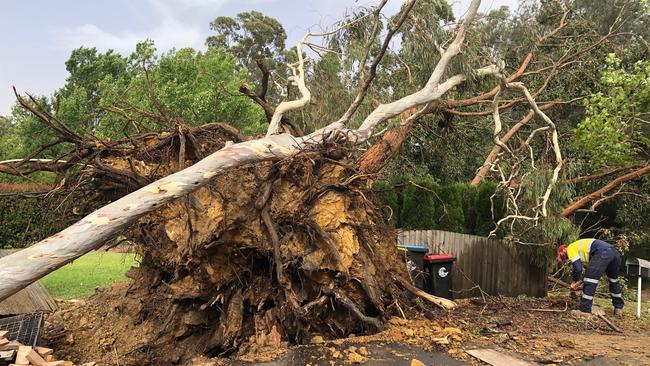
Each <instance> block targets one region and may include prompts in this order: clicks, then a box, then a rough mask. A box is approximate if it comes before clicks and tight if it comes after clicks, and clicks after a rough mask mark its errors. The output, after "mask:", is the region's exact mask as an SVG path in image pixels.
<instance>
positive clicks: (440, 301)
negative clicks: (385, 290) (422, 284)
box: [393, 276, 457, 310]
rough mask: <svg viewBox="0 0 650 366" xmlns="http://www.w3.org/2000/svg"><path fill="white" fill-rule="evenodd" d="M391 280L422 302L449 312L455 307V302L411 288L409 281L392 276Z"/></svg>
mask: <svg viewBox="0 0 650 366" xmlns="http://www.w3.org/2000/svg"><path fill="white" fill-rule="evenodd" d="M393 278H394V279H395V281H397V282H398V283H399V284H400V285H402V287H404V288H405V289H406V290H408V291H409V292H411V293H412V294H413V295H416V296H418V297H420V298H422V299H424V300H426V301H428V302H430V303H432V304H435V305H438V306H440V307H441V308H443V309H447V310H451V309H454V308H455V307H456V305H457V304H456V303H455V302H453V301H451V300H448V299H445V298H442V297H438V296H433V295H431V294H428V293H426V292H424V291H422V290H420V289H419V288H417V287H415V286H413V285H412V284H411V283H410V282H409V281H407V280H405V279H403V278H401V277H399V276H393Z"/></svg>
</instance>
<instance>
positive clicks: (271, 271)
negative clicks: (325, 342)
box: [48, 127, 422, 365]
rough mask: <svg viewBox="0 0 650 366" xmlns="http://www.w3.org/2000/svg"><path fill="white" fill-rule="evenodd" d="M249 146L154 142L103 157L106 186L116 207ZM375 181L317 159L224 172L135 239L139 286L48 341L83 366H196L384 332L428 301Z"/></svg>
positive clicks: (198, 140) (71, 315)
mask: <svg viewBox="0 0 650 366" xmlns="http://www.w3.org/2000/svg"><path fill="white" fill-rule="evenodd" d="M224 128H225V127H224ZM236 138H237V135H236V134H235V133H233V132H232V131H229V130H223V129H222V128H217V127H211V128H210V129H206V130H203V129H202V130H201V132H200V133H199V132H195V133H193V134H191V135H190V132H189V131H185V132H184V134H183V135H178V134H177V135H173V134H172V135H161V136H151V137H150V138H148V139H146V140H145V141H144V142H142V144H143V146H144V147H143V148H142V149H138V150H136V151H134V150H130V152H129V153H126V152H125V151H118V152H119V153H116V154H113V155H111V154H109V153H107V154H106V155H104V156H102V158H101V161H100V162H99V163H98V164H97V166H98V168H96V169H98V171H96V172H95V178H94V179H93V180H92V182H93V184H95V185H96V191H97V192H98V193H99V194H100V196H101V197H102V199H105V200H110V199H113V198H114V196H115V195H119V194H121V193H126V192H128V191H130V190H132V189H135V188H138V185H140V184H144V183H146V182H147V181H150V180H153V179H157V178H159V177H162V176H165V175H167V174H169V173H172V172H174V171H177V170H178V169H180V168H182V167H184V166H188V165H190V164H193V163H194V162H196V161H197V159H200V158H202V157H203V156H205V155H207V154H208V153H210V152H211V151H216V150H218V149H219V148H221V147H222V146H224V145H225V143H226V142H227V141H228V140H230V139H236ZM183 139H184V141H185V143H182V142H183ZM118 172H119V173H118ZM370 185H371V181H370V180H369V179H368V177H367V176H366V175H364V174H359V172H358V171H357V169H356V167H355V166H354V164H351V163H350V162H348V161H346V160H334V159H332V158H330V157H328V156H327V155H326V154H324V153H321V152H316V151H312V152H305V153H303V154H300V155H298V156H296V157H294V158H292V159H287V160H282V161H276V162H272V161H269V162H263V163H258V164H255V165H248V166H244V167H242V168H238V169H233V170H230V171H228V172H226V173H225V174H223V175H220V176H217V177H215V178H214V179H213V180H212V181H211V182H210V183H209V184H208V185H206V186H203V187H201V188H199V189H198V190H196V191H195V192H193V193H191V194H189V195H187V196H185V197H183V198H180V199H178V200H176V201H174V202H171V203H169V204H166V205H163V206H161V207H160V208H159V209H158V210H156V211H155V212H153V213H150V214H147V215H145V216H143V217H141V218H140V219H139V221H138V222H137V224H135V225H134V226H132V227H131V228H130V229H129V230H128V231H127V232H125V233H124V236H125V237H126V238H127V239H128V240H129V241H131V242H132V243H134V245H133V246H132V247H133V248H134V250H135V251H136V252H137V253H138V254H139V255H140V256H141V258H142V263H141V265H140V267H138V268H134V269H132V270H131V271H129V273H128V274H127V276H128V277H129V278H131V279H132V282H131V283H130V284H129V285H128V286H126V285H117V286H113V287H109V288H107V289H104V290H100V291H99V292H98V293H97V294H96V295H95V296H94V297H92V298H91V299H89V300H88V301H87V302H86V303H85V304H84V305H83V306H82V307H81V308H76V309H75V310H73V309H66V310H62V311H61V312H59V313H57V314H55V315H53V316H52V317H51V318H50V320H49V324H50V326H49V327H50V331H49V332H48V334H49V335H48V337H49V339H48V340H49V341H50V342H51V344H52V345H56V349H57V350H61V351H60V352H63V354H64V355H65V356H66V357H69V358H70V359H72V360H75V361H77V362H84V361H98V362H102V363H113V362H115V357H119V360H120V364H121V365H136V364H138V365H139V364H183V363H187V362H189V360H191V359H192V358H194V357H196V356H197V355H207V356H224V355H230V354H234V353H238V354H251V353H261V352H266V351H268V350H270V351H272V352H276V350H278V349H279V348H282V347H284V346H286V345H289V344H302V343H308V342H309V341H310V340H311V339H313V338H314V337H317V336H320V337H324V338H326V339H333V338H342V337H347V336H349V335H350V334H357V335H359V334H368V333H375V332H378V331H381V330H383V328H384V324H385V322H386V321H387V320H388V319H389V318H390V317H391V316H393V315H394V314H396V313H397V312H398V309H399V311H403V312H406V313H407V315H408V314H409V313H410V311H411V309H413V308H414V306H415V302H414V299H413V297H412V296H411V295H410V294H408V295H407V293H406V289H404V288H403V285H401V284H402V283H403V279H404V278H408V274H406V270H405V266H404V264H403V262H401V260H400V258H399V256H398V254H397V251H396V249H395V242H396V237H395V233H394V232H393V231H391V230H387V229H386V228H385V224H384V220H383V217H382V216H381V215H380V214H379V213H378V210H376V209H375V207H374V204H373V203H372V201H371V200H370V196H369V194H370V193H369V192H370ZM420 307H422V306H420Z"/></svg>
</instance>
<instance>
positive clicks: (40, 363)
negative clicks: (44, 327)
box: [25, 349, 47, 366]
mask: <svg viewBox="0 0 650 366" xmlns="http://www.w3.org/2000/svg"><path fill="white" fill-rule="evenodd" d="M25 358H27V360H28V361H29V362H30V363H31V364H32V365H34V366H47V362H46V361H45V360H44V359H43V357H41V355H39V354H38V352H36V351H35V350H33V349H32V350H31V351H30V352H29V353H28V354H27V355H26V356H25Z"/></svg>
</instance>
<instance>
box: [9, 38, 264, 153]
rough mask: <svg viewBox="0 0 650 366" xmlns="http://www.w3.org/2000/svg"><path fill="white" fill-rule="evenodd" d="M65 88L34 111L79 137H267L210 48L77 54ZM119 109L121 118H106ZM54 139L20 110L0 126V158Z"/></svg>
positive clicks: (225, 63) (235, 77)
mask: <svg viewBox="0 0 650 366" xmlns="http://www.w3.org/2000/svg"><path fill="white" fill-rule="evenodd" d="M66 68H67V70H68V71H69V72H70V76H69V77H68V78H67V81H66V84H65V85H64V86H63V87H62V88H61V89H60V90H59V91H57V93H56V94H55V96H54V97H53V98H47V97H37V98H35V99H36V103H37V104H38V108H40V109H43V110H45V111H47V112H48V113H50V114H51V115H54V116H55V117H56V118H57V119H58V120H60V121H62V122H63V123H65V124H66V126H67V127H68V128H69V129H71V130H72V131H74V132H76V133H77V134H78V135H80V136H84V135H87V134H92V135H94V136H97V137H99V138H102V139H115V138H121V137H123V136H124V134H125V133H127V134H128V133H135V132H136V128H135V127H134V126H135V125H136V124H137V126H138V129H139V130H140V131H150V130H162V129H169V128H170V127H173V125H174V124H175V123H177V122H179V121H183V122H184V123H186V124H188V125H193V126H198V125H202V124H206V123H211V122H226V123H229V124H231V125H232V126H234V127H236V128H238V129H240V130H241V131H242V132H243V133H248V134H255V133H260V132H262V131H264V130H265V129H266V126H267V123H266V121H265V118H264V113H263V111H262V110H261V108H259V106H257V105H255V104H254V103H253V102H252V101H250V100H249V99H248V98H246V97H243V96H242V95H241V94H239V92H238V88H239V85H240V83H241V82H242V81H243V80H245V78H246V71H245V70H241V69H238V68H237V67H236V63H235V59H234V57H233V56H229V55H227V54H226V53H225V52H224V51H223V50H219V49H214V48H211V49H209V50H207V51H206V52H197V51H195V50H193V49H190V48H183V49H180V50H178V51H176V50H174V51H170V52H168V53H165V54H163V55H162V56H156V49H155V46H154V44H153V42H151V41H146V42H143V43H140V44H138V45H137V46H136V52H134V53H133V54H132V55H131V56H130V57H129V58H125V57H123V56H120V55H118V54H115V53H113V52H112V51H108V52H105V53H99V52H97V50H96V49H95V48H84V47H81V48H78V49H76V50H74V51H73V52H72V55H71V56H70V59H69V60H68V61H67V62H66ZM113 107H117V108H119V109H120V110H123V111H125V114H123V115H122V114H116V113H108V110H109V109H111V108H113ZM135 110H142V111H145V112H154V113H157V114H160V115H162V116H164V119H165V120H164V121H160V120H156V119H154V118H143V116H142V115H141V114H139V113H137V112H135ZM55 138H57V136H56V135H55V133H54V132H53V131H52V130H51V129H50V128H48V127H47V126H46V125H45V124H44V123H43V122H42V121H40V120H39V119H38V118H37V117H35V116H33V115H32V114H31V113H29V112H27V111H25V110H24V109H22V108H21V107H20V106H18V105H17V106H16V107H14V109H13V112H12V116H11V118H10V119H9V120H7V119H4V118H3V119H2V120H1V121H0V158H1V159H14V158H23V157H25V156H27V155H29V153H31V152H32V151H35V150H36V149H38V148H39V146H41V145H44V144H47V143H49V142H52V141H53V140H54V139H55ZM69 147H70V146H69V145H68V144H65V143H64V144H58V145H56V146H54V147H51V148H48V149H46V150H44V151H43V152H41V154H39V155H38V156H36V157H37V158H53V157H56V156H57V155H58V154H60V153H61V152H63V151H64V150H65V149H68V148H69Z"/></svg>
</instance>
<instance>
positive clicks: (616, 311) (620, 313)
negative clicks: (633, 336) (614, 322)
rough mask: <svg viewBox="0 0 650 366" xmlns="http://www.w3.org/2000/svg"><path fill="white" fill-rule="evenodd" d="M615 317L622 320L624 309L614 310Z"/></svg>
mask: <svg viewBox="0 0 650 366" xmlns="http://www.w3.org/2000/svg"><path fill="white" fill-rule="evenodd" d="M614 316H616V317H617V318H622V317H623V309H621V308H614Z"/></svg>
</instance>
